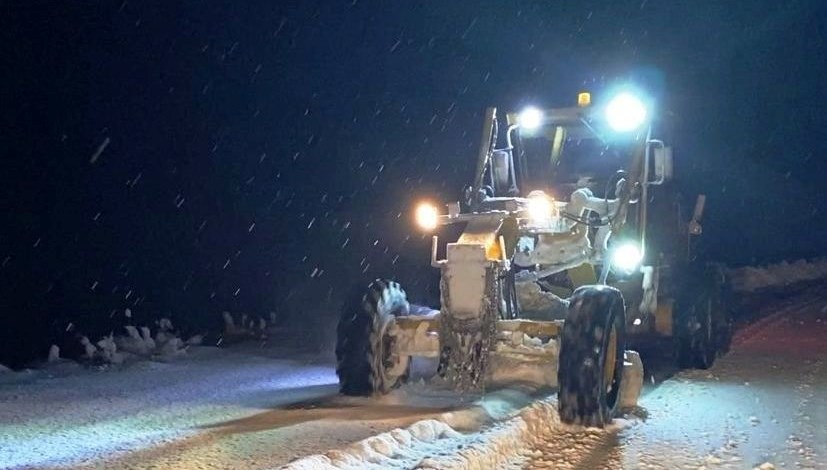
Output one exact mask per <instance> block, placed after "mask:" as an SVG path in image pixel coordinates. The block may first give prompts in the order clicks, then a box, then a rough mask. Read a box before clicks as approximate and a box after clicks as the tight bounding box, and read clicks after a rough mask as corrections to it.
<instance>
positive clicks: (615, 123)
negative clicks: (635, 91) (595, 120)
mask: <svg viewBox="0 0 827 470" xmlns="http://www.w3.org/2000/svg"><path fill="white" fill-rule="evenodd" d="M646 114H647V113H646V105H644V104H643V101H641V100H640V98H638V97H636V96H634V95H632V94H631V93H620V94H619V95H617V96H615V97H614V98H612V100H611V101H609V104H608V106H606V121H608V123H609V127H611V128H612V130H614V131H616V132H629V131H633V130H635V129H637V128H638V127H640V125H641V124H643V122H644V121H646Z"/></svg>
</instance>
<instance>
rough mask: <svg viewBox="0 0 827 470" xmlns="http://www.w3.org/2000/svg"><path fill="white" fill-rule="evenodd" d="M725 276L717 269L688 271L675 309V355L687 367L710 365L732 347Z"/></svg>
mask: <svg viewBox="0 0 827 470" xmlns="http://www.w3.org/2000/svg"><path fill="white" fill-rule="evenodd" d="M723 285H724V283H723V280H722V279H721V277H720V274H719V273H716V272H715V271H714V270H709V269H704V270H696V271H695V272H690V273H688V274H687V282H686V283H685V284H684V288H683V289H681V292H679V295H678V299H677V305H676V309H675V313H676V319H677V322H676V324H675V334H674V336H675V356H676V359H677V363H678V366H679V367H681V368H684V369H709V368H710V367H712V365H713V364H714V363H715V359H716V358H717V357H718V356H719V355H720V354H723V353H724V352H726V351H727V350H728V349H729V342H730V340H731V338H732V318H731V315H730V314H729V310H728V308H727V305H726V301H725V295H724V292H723Z"/></svg>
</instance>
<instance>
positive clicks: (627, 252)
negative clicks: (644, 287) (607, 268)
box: [612, 242, 643, 273]
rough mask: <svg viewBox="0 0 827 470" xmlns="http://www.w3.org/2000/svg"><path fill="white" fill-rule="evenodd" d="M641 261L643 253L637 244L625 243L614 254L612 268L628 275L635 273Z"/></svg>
mask: <svg viewBox="0 0 827 470" xmlns="http://www.w3.org/2000/svg"><path fill="white" fill-rule="evenodd" d="M641 261H643V253H641V252H640V248H639V247H638V246H637V244H635V243H631V242H630V243H624V244H622V245H620V246H618V247H617V248H615V249H614V251H613V252H612V266H614V267H615V268H617V269H619V270H621V271H623V272H626V273H632V272H634V271H635V270H636V269H637V268H638V266H640V262H641Z"/></svg>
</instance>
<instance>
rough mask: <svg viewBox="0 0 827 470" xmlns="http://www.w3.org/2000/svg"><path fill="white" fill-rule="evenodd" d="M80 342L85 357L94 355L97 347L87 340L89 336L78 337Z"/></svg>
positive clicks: (89, 357) (90, 357) (88, 357)
mask: <svg viewBox="0 0 827 470" xmlns="http://www.w3.org/2000/svg"><path fill="white" fill-rule="evenodd" d="M80 344H81V346H83V351H84V352H83V357H84V358H86V359H92V358H93V357H95V353H96V352H97V351H98V348H97V347H96V346H95V345H94V344H92V342H91V341H89V338H87V337H86V336H81V337H80Z"/></svg>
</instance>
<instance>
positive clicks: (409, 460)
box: [280, 399, 560, 470]
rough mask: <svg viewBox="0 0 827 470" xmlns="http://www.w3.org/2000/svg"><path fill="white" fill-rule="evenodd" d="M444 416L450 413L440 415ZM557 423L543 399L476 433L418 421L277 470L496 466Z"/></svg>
mask: <svg viewBox="0 0 827 470" xmlns="http://www.w3.org/2000/svg"><path fill="white" fill-rule="evenodd" d="M446 418H447V419H448V420H450V418H451V416H447V417H446ZM559 426H560V418H559V416H558V414H557V407H556V402H555V401H554V400H552V399H545V400H542V401H539V402H536V403H534V404H533V405H531V406H529V407H527V408H525V409H524V410H523V411H522V412H520V413H519V415H518V416H516V417H514V418H512V419H510V420H507V421H505V422H502V423H500V424H497V425H495V426H493V427H491V428H489V429H487V430H485V431H482V432H480V433H472V434H467V435H466V434H461V433H459V432H457V431H456V430H454V428H452V427H451V426H450V425H449V424H447V423H446V422H445V420H443V418H440V419H439V420H435V419H428V420H424V421H419V422H416V423H414V424H412V425H411V426H409V427H407V428H405V429H394V430H392V431H389V432H385V433H382V434H379V435H376V436H373V437H369V438H367V439H364V440H361V441H358V442H355V443H353V444H351V445H349V446H347V447H345V448H343V449H339V450H332V451H328V452H326V453H325V454H319V455H311V456H308V457H304V458H302V459H299V460H296V461H294V462H292V463H289V464H287V465H285V466H283V467H280V468H281V469H282V470H310V469H318V470H344V469H354V470H355V469H379V468H412V467H416V468H420V469H427V468H439V469H469V468H470V469H485V468H500V467H502V466H503V465H504V464H505V463H506V462H508V461H510V460H512V459H514V458H515V457H517V456H518V455H519V454H520V452H522V451H524V450H525V449H527V448H528V447H529V446H531V445H532V443H534V442H535V441H537V440H538V439H541V438H542V436H546V435H547V434H548V433H549V432H551V431H552V430H553V429H555V428H558V427H559Z"/></svg>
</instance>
